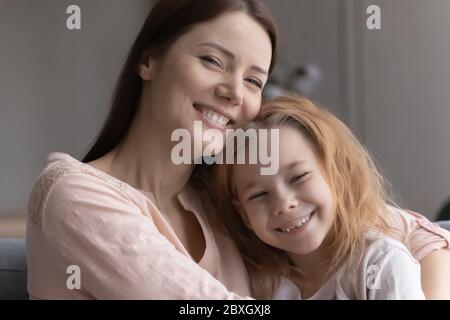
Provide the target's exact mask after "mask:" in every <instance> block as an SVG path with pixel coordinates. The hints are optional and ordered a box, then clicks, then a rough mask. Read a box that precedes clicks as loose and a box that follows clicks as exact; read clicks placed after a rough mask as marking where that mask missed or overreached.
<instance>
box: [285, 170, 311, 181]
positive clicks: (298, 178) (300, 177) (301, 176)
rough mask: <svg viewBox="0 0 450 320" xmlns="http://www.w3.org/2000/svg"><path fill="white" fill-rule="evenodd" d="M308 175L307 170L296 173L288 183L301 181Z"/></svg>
mask: <svg viewBox="0 0 450 320" xmlns="http://www.w3.org/2000/svg"><path fill="white" fill-rule="evenodd" d="M308 175H309V172H304V173H301V174H297V175H295V176H294V177H292V178H291V179H290V181H289V182H290V183H296V182H302V181H303V180H304V179H305V178H306V177H307V176H308Z"/></svg>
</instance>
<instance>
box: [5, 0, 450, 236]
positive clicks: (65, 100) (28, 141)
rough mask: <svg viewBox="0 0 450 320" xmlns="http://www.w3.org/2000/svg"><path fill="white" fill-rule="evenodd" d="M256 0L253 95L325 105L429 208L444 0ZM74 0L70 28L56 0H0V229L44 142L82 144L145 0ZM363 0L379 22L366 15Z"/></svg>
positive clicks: (78, 152)
mask: <svg viewBox="0 0 450 320" xmlns="http://www.w3.org/2000/svg"><path fill="white" fill-rule="evenodd" d="M266 2H267V4H268V5H269V7H270V8H271V9H272V11H273V13H274V16H275V18H276V20H277V21H278V24H279V26H280V31H281V52H280V56H279V60H278V63H277V66H276V68H275V70H274V73H273V75H272V77H271V79H270V82H269V84H268V85H267V87H266V89H265V92H264V94H265V97H273V96H277V95H280V94H283V93H285V92H288V91H294V92H297V93H300V94H303V95H306V96H307V97H309V98H311V99H312V100H313V101H315V102H316V103H318V104H319V105H321V106H324V107H326V108H328V109H329V110H330V111H332V112H333V113H334V114H336V115H337V116H338V117H339V118H340V119H342V120H343V121H344V122H345V123H346V124H347V125H348V126H349V127H350V128H351V129H352V130H353V132H355V134H356V135H357V136H358V138H360V139H361V141H362V142H363V143H364V144H365V145H366V146H367V148H368V150H369V151H370V152H371V154H372V155H373V156H374V158H375V160H376V162H377V163H378V165H379V166H380V168H381V171H382V172H383V173H384V175H385V176H386V178H387V179H388V180H389V181H390V182H391V183H392V185H393V187H394V190H395V191H396V193H397V194H398V196H399V198H400V199H402V201H401V203H400V204H401V205H403V206H407V207H408V208H411V209H412V210H414V211H418V212H421V213H422V214H424V215H425V216H427V217H428V218H430V219H432V220H436V219H437V218H438V215H439V210H440V209H441V208H442V207H443V205H444V203H446V201H447V199H448V195H449V191H450V125H449V123H450V90H449V83H450V59H449V57H450V31H449V30H450V19H449V16H450V1H449V0H433V1H423V0H395V1H391V0H373V1H366V0H296V1H293V0H267V1H266ZM76 3H77V5H79V7H80V8H81V19H82V25H81V27H82V29H81V30H78V31H76V30H74V31H69V30H68V29H67V28H66V18H67V14H66V8H67V6H68V5H70V4H72V3H70V2H68V1H59V0H41V1H34V0H0V148H1V157H0V177H1V179H0V228H2V229H0V237H2V235H1V233H3V232H4V231H2V230H6V231H5V232H12V230H16V231H15V232H17V233H18V234H23V230H24V221H25V219H24V217H25V215H26V206H27V200H28V195H29V193H30V191H31V188H32V185H33V184H34V182H35V181H36V179H37V177H38V175H39V173H40V172H41V170H42V168H43V166H44V163H45V159H46V156H47V154H48V153H49V152H51V151H61V152H67V153H69V154H71V155H72V156H74V157H77V158H81V157H82V156H83V155H84V153H85V152H86V151H87V150H88V146H89V144H90V143H92V141H93V140H94V138H95V136H96V135H97V134H98V132H99V129H100V127H101V125H102V123H103V121H104V120H105V117H106V114H107V112H108V110H109V107H110V100H111V94H112V91H113V88H114V85H115V83H116V80H117V76H118V74H119V71H120V68H121V67H122V63H123V62H124V59H125V56H126V54H127V52H128V50H129V48H130V45H131V43H132V42H133V41H134V38H135V37H136V35H137V32H138V30H139V29H140V27H141V25H142V23H143V21H144V19H145V16H146V14H147V12H148V10H149V9H150V7H151V1H148V0H132V1H127V2H125V1H121V0H96V1H89V0H77V1H76ZM371 4H376V5H378V6H379V7H380V8H381V30H369V29H368V28H367V27H366V19H367V18H368V15H367V14H366V9H367V7H368V6H369V5H371ZM17 225H18V226H19V227H18V228H17V229H16V227H14V226H17ZM21 230H22V231H21Z"/></svg>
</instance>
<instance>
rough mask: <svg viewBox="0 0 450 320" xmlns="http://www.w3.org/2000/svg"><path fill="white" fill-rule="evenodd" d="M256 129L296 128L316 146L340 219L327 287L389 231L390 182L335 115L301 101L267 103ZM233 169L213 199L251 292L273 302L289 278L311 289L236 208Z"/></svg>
mask: <svg viewBox="0 0 450 320" xmlns="http://www.w3.org/2000/svg"><path fill="white" fill-rule="evenodd" d="M250 126H251V127H255V126H257V127H263V128H268V129H269V128H280V127H283V126H289V127H294V128H297V129H298V130H300V132H301V133H302V134H303V135H304V137H305V138H306V139H308V140H309V142H310V143H311V145H312V146H313V149H314V152H315V154H316V156H317V159H318V160H319V161H320V163H321V165H322V170H323V173H324V175H325V178H326V179H327V182H328V184H329V187H330V189H331V191H332V194H333V197H334V201H335V209H336V218H335V219H334V222H333V225H332V227H331V229H330V232H329V234H328V236H327V244H329V245H328V246H327V250H328V251H327V252H328V256H329V257H330V259H329V261H326V262H325V263H327V264H328V265H329V267H328V269H327V270H328V272H327V274H326V275H325V276H324V279H323V280H322V281H325V280H326V279H327V278H328V277H329V276H330V275H332V274H333V273H334V272H336V271H337V269H338V268H339V267H340V266H341V265H342V264H343V263H344V262H345V260H346V259H347V258H348V257H349V255H350V254H351V253H352V252H354V250H355V249H356V248H357V247H361V246H364V234H365V232H366V231H367V230H368V229H369V228H371V229H376V230H379V231H381V232H386V231H387V229H388V224H387V221H386V218H387V206H386V203H387V201H388V197H387V193H386V191H385V190H386V189H385V182H384V179H383V178H382V176H381V175H380V174H379V172H378V170H377V168H376V166H375V164H374V162H373V161H372V159H371V158H370V156H369V154H368V152H367V151H366V150H365V148H364V147H363V146H362V145H361V144H360V143H359V142H358V140H357V139H356V138H355V136H354V135H353V134H352V133H351V131H350V130H349V129H348V128H347V127H346V126H345V124H344V123H343V122H342V121H340V120H339V119H337V118H336V117H335V116H333V115H332V114H331V113H330V112H328V111H326V110H324V109H321V108H318V107H317V106H315V105H314V104H313V103H312V102H311V101H310V100H308V99H307V98H304V97H300V96H284V97H278V98H275V99H273V100H271V101H267V102H266V103H264V105H263V106H262V110H261V112H260V114H259V115H258V117H257V118H256V119H255V123H253V124H251V125H250ZM232 169H233V166H232V165H217V166H216V168H215V171H214V174H213V184H212V189H213V198H215V200H216V203H217V205H218V207H219V208H220V212H221V214H220V219H222V221H223V223H224V225H225V227H226V229H227V231H228V233H229V234H230V236H231V237H232V238H233V239H234V240H235V242H236V244H237V246H238V247H239V250H240V251H241V254H242V256H243V258H244V262H245V263H246V266H247V268H248V271H249V274H250V283H251V290H252V293H253V295H254V296H255V297H257V298H270V297H271V296H272V295H273V293H274V290H276V288H277V287H278V283H279V279H280V277H281V276H285V277H288V278H290V279H291V280H293V281H294V282H295V283H306V282H307V280H306V279H304V278H302V275H301V272H300V271H299V270H297V269H296V268H295V267H294V266H293V265H291V264H290V263H289V259H288V257H287V254H286V253H285V252H283V251H281V250H279V249H276V248H273V247H271V246H269V245H267V244H265V243H264V242H262V241H261V240H259V239H258V238H257V236H256V235H255V234H254V232H249V230H248V228H247V227H246V226H245V225H244V223H243V221H242V219H241V217H240V216H239V214H238V213H237V211H236V210H235V209H234V208H233V205H232V204H231V203H232V199H237V198H236V195H235V194H234V193H235V192H234V187H233V181H232Z"/></svg>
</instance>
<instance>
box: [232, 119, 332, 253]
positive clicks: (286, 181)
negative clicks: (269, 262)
mask: <svg viewBox="0 0 450 320" xmlns="http://www.w3.org/2000/svg"><path fill="white" fill-rule="evenodd" d="M279 137H280V139H279V145H280V149H279V151H280V153H279V155H280V159H279V161H280V170H279V171H278V173H277V174H275V175H272V176H262V175H260V167H261V165H258V164H255V165H249V164H245V165H234V166H233V177H232V181H233V183H234V186H235V190H236V194H237V195H238V199H236V200H235V201H234V204H235V206H236V208H237V210H238V211H239V213H240V214H241V216H242V218H243V219H244V222H245V223H246V225H247V226H248V227H249V228H250V229H252V230H253V231H254V232H255V233H256V235H257V236H258V237H259V238H260V239H261V240H262V241H264V242H266V243H267V244H269V245H271V246H273V247H276V248H279V249H281V250H284V251H287V252H288V253H289V254H294V255H304V254H308V253H311V252H313V251H314V250H316V249H318V248H319V246H320V245H321V244H322V242H323V241H324V239H325V237H326V235H327V234H328V231H329V230H330V228H331V225H332V222H333V219H334V216H335V214H334V201H333V195H332V192H331V189H330V187H329V186H328V183H327V181H326V179H325V177H324V175H323V173H322V168H321V165H320V163H319V161H318V159H317V158H316V155H315V153H314V151H313V148H312V147H311V145H310V143H309V141H307V140H306V139H305V138H304V136H303V134H301V133H300V131H299V130H297V129H294V128H291V127H282V128H280V131H279Z"/></svg>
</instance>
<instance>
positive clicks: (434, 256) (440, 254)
mask: <svg viewBox="0 0 450 320" xmlns="http://www.w3.org/2000/svg"><path fill="white" fill-rule="evenodd" d="M420 266H421V269H422V272H421V278H422V288H423V291H424V293H425V297H426V298H427V299H430V300H436V299H443V300H450V250H446V249H441V250H435V251H433V252H431V253H429V254H428V255H426V256H425V257H424V258H423V259H422V260H421V261H420Z"/></svg>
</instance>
